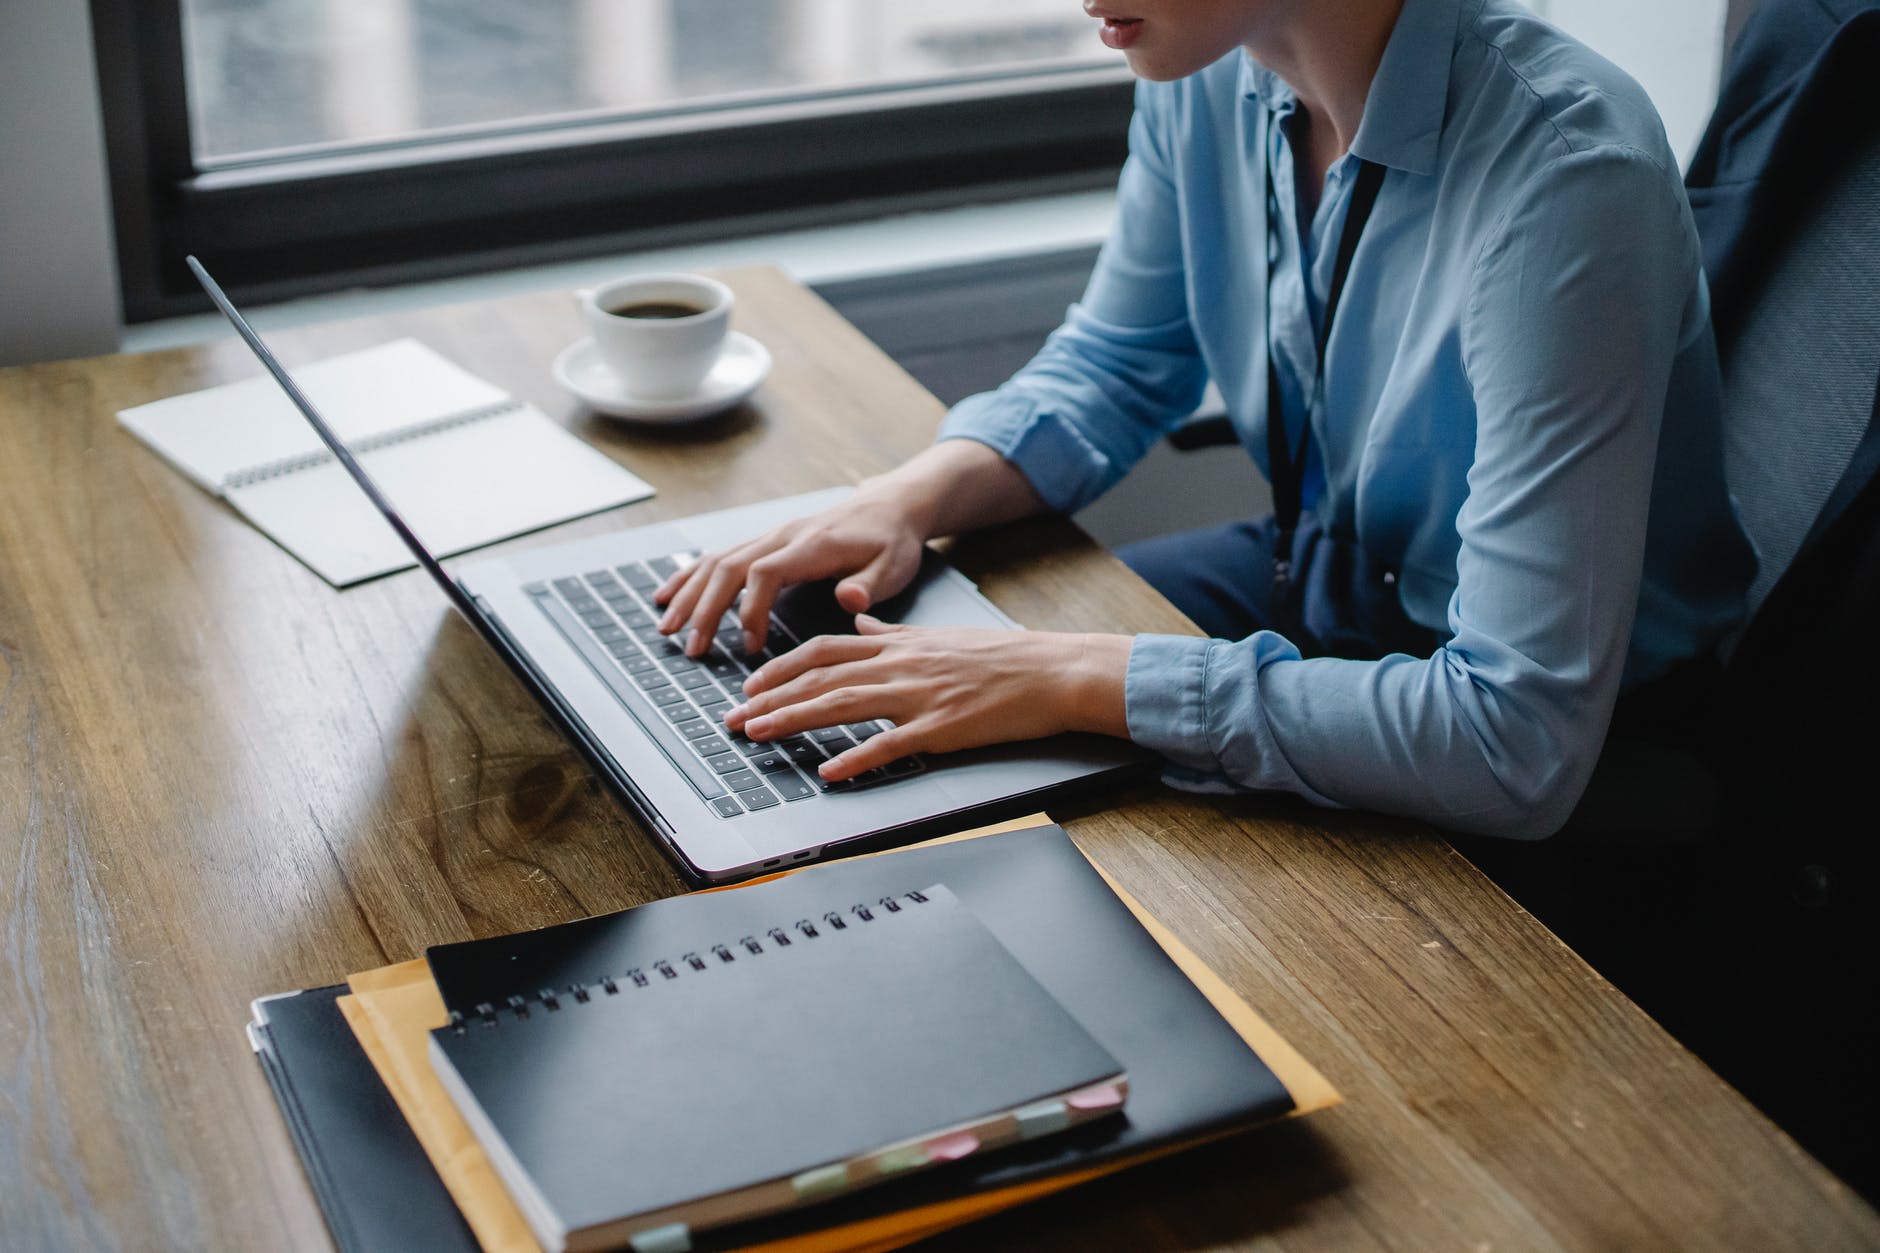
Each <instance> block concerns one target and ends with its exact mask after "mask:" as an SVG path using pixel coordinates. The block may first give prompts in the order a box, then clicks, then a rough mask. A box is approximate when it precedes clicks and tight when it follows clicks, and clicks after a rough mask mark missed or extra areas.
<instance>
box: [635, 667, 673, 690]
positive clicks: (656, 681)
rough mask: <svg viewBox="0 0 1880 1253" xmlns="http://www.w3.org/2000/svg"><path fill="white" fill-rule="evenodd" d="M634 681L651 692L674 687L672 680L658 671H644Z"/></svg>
mask: <svg viewBox="0 0 1880 1253" xmlns="http://www.w3.org/2000/svg"><path fill="white" fill-rule="evenodd" d="M633 681H634V682H635V683H638V684H639V685H640V686H641V687H642V688H643V689H645V690H646V691H649V692H656V691H658V690H659V689H660V688H662V687H671V686H672V680H671V679H669V678H667V677H666V676H665V675H663V674H661V673H660V672H659V671H657V670H642V671H640V672H639V673H638V674H636V675H634V676H633Z"/></svg>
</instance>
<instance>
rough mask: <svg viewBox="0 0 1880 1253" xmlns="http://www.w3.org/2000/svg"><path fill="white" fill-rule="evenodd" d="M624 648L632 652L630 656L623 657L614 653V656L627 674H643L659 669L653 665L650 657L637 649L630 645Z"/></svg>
mask: <svg viewBox="0 0 1880 1253" xmlns="http://www.w3.org/2000/svg"><path fill="white" fill-rule="evenodd" d="M626 647H628V648H630V649H632V650H633V651H632V652H631V654H626V655H623V654H620V653H615V654H614V655H615V656H616V657H619V658H620V664H621V665H623V666H625V667H626V668H627V673H628V674H645V673H646V672H647V671H649V670H653V671H657V670H658V669H659V667H658V666H657V665H655V664H654V663H653V659H652V658H651V657H648V656H647V655H646V654H645V653H643V652H641V651H640V650H639V649H637V648H633V645H631V644H628V645H626Z"/></svg>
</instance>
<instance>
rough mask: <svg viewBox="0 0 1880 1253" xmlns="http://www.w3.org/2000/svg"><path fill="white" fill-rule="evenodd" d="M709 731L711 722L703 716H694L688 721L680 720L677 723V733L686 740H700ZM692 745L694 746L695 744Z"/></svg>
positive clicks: (721, 750)
mask: <svg viewBox="0 0 1880 1253" xmlns="http://www.w3.org/2000/svg"><path fill="white" fill-rule="evenodd" d="M711 733H712V724H711V723H709V722H707V721H705V719H703V718H694V719H692V721H690V722H681V723H680V724H679V734H680V735H683V736H685V738H686V739H688V740H702V739H704V738H705V737H706V736H708V735H711ZM694 747H696V745H695V746H694ZM715 751H717V752H723V751H724V750H723V749H717V750H715Z"/></svg>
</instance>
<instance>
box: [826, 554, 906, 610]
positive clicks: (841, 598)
mask: <svg viewBox="0 0 1880 1253" xmlns="http://www.w3.org/2000/svg"><path fill="white" fill-rule="evenodd" d="M919 569H920V547H919V546H918V545H915V546H914V547H912V548H908V547H905V546H903V545H899V544H890V545H889V546H888V547H886V548H884V549H882V550H881V552H879V553H877V554H876V555H875V559H874V560H873V561H870V562H869V563H868V564H867V565H865V566H863V567H862V568H861V569H860V570H858V571H856V572H855V573H854V574H852V575H850V576H849V577H848V578H846V579H843V580H842V581H841V582H840V583H838V584H836V604H838V605H840V606H842V607H843V608H844V609H846V610H848V611H849V612H850V613H860V612H861V611H862V610H864V609H866V608H868V607H869V606H870V605H873V604H876V603H877V602H879V601H883V600H886V599H887V598H888V597H890V596H892V595H894V594H895V593H896V592H898V591H900V590H901V589H902V588H904V587H906V586H907V585H908V584H909V583H911V582H913V580H914V575H915V572H916V571H918V570H919Z"/></svg>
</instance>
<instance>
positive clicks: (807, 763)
mask: <svg viewBox="0 0 1880 1253" xmlns="http://www.w3.org/2000/svg"><path fill="white" fill-rule="evenodd" d="M777 747H778V748H779V749H780V750H782V752H783V754H784V755H785V756H786V757H788V758H789V759H790V760H791V761H793V762H795V763H796V764H797V765H799V766H801V767H803V769H805V770H814V769H815V768H816V767H818V766H820V765H822V764H823V762H824V761H825V760H826V758H824V757H823V751H822V749H820V748H817V747H816V743H815V741H814V740H807V739H804V738H803V737H802V736H800V735H793V736H791V737H790V738H789V739H787V740H784V741H783V742H782V743H780V744H778V745H777Z"/></svg>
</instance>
